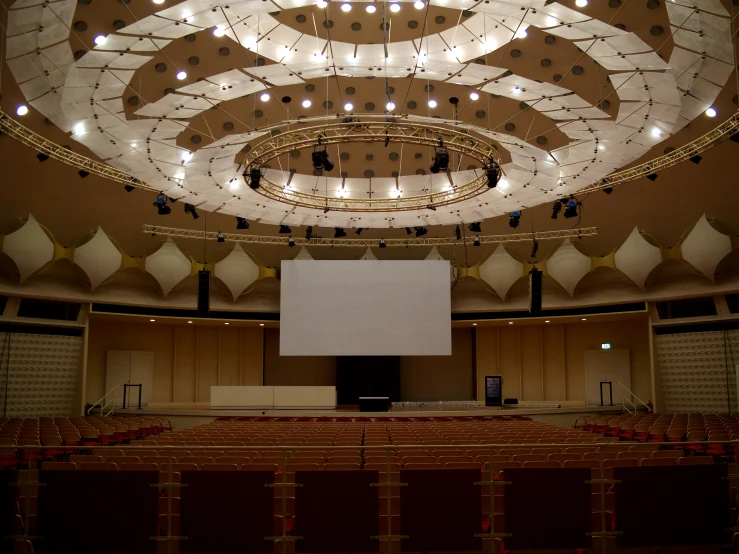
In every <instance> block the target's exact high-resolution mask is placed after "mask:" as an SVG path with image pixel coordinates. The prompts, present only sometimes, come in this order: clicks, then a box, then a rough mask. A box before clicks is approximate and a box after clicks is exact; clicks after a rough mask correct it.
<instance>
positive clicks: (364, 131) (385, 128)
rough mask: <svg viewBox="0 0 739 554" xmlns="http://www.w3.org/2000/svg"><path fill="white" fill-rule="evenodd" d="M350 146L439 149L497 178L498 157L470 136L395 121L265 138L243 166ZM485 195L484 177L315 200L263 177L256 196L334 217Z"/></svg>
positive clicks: (355, 123)
mask: <svg viewBox="0 0 739 554" xmlns="http://www.w3.org/2000/svg"><path fill="white" fill-rule="evenodd" d="M351 142H383V143H389V142H394V143H398V142H399V143H402V144H418V145H421V146H432V147H444V148H446V149H447V150H451V151H453V152H457V153H459V154H460V155H464V156H469V157H471V158H473V159H475V160H477V161H478V162H480V164H481V165H482V166H483V167H484V166H487V165H488V164H490V162H491V161H494V162H496V167H497V171H498V177H500V156H499V155H498V151H497V150H496V149H495V147H494V145H493V144H491V143H488V142H486V141H485V140H482V139H480V138H475V137H473V136H472V135H470V134H469V133H464V132H461V131H457V130H455V129H451V128H447V127H439V126H429V125H420V124H417V123H406V122H398V121H394V120H393V121H355V120H352V121H348V122H342V123H330V124H327V125H319V126H316V127H308V128H305V129H296V130H294V131H288V132H286V133H281V134H279V135H276V136H274V137H270V138H268V139H266V140H264V141H262V142H260V143H259V144H257V145H256V146H255V147H254V148H252V149H251V150H250V151H249V153H247V154H246V156H245V159H244V166H245V167H247V168H259V167H261V166H263V165H264V164H266V163H267V162H268V161H270V160H272V159H274V158H277V157H279V156H281V155H284V154H287V153H289V152H292V151H293V150H300V149H302V148H310V147H321V146H326V145H329V144H346V143H351ZM486 190H488V179H487V176H486V175H485V174H484V173H483V174H482V175H480V176H479V177H477V178H475V179H473V180H472V181H470V182H468V183H465V184H463V185H459V186H454V187H451V188H449V189H447V190H440V191H438V192H431V193H429V194H424V195H421V196H409V197H400V196H398V197H397V198H376V199H372V198H366V199H353V198H342V197H338V198H337V197H333V196H320V195H315V194H310V193H306V192H301V191H296V190H292V189H291V188H290V187H289V186H288V187H286V186H282V185H278V184H275V183H273V182H271V181H269V180H268V179H266V178H265V177H262V180H261V182H260V186H259V188H257V189H256V191H257V192H258V193H260V194H262V195H263V196H266V197H268V198H272V199H273V200H277V201H279V202H283V203H286V204H292V205H294V206H302V207H306V208H314V209H326V208H329V209H331V210H334V211H351V212H374V211H381V212H386V211H401V210H421V209H424V208H426V207H427V206H429V205H434V206H445V205H447V204H453V203H456V202H461V201H462V200H466V199H468V198H472V197H474V196H477V195H479V194H482V193H483V192H485V191H486Z"/></svg>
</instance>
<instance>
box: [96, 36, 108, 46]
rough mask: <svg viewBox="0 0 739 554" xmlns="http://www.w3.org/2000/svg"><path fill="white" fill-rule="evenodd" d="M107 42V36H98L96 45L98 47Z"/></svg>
mask: <svg viewBox="0 0 739 554" xmlns="http://www.w3.org/2000/svg"><path fill="white" fill-rule="evenodd" d="M105 41H106V38H105V35H98V36H96V37H95V44H97V45H101V44H105Z"/></svg>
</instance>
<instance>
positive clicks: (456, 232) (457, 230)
mask: <svg viewBox="0 0 739 554" xmlns="http://www.w3.org/2000/svg"><path fill="white" fill-rule="evenodd" d="M454 238H456V239H457V240H459V239H461V238H462V230H461V229H460V228H459V225H457V226H455V227H454Z"/></svg>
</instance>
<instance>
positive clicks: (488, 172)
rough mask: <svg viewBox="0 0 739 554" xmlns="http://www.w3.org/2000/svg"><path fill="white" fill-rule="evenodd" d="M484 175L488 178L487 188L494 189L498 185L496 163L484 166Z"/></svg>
mask: <svg viewBox="0 0 739 554" xmlns="http://www.w3.org/2000/svg"><path fill="white" fill-rule="evenodd" d="M485 177H487V179H488V188H491V189H494V188H495V187H496V186H497V185H498V166H497V164H492V165H490V166H488V167H486V168H485Z"/></svg>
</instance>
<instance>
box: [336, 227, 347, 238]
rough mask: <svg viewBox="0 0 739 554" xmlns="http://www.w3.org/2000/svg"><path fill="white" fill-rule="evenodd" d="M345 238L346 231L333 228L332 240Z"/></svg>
mask: <svg viewBox="0 0 739 554" xmlns="http://www.w3.org/2000/svg"><path fill="white" fill-rule="evenodd" d="M345 236H346V231H344V229H342V228H341V227H335V228H334V238H335V239H340V238H343V237H345Z"/></svg>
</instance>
